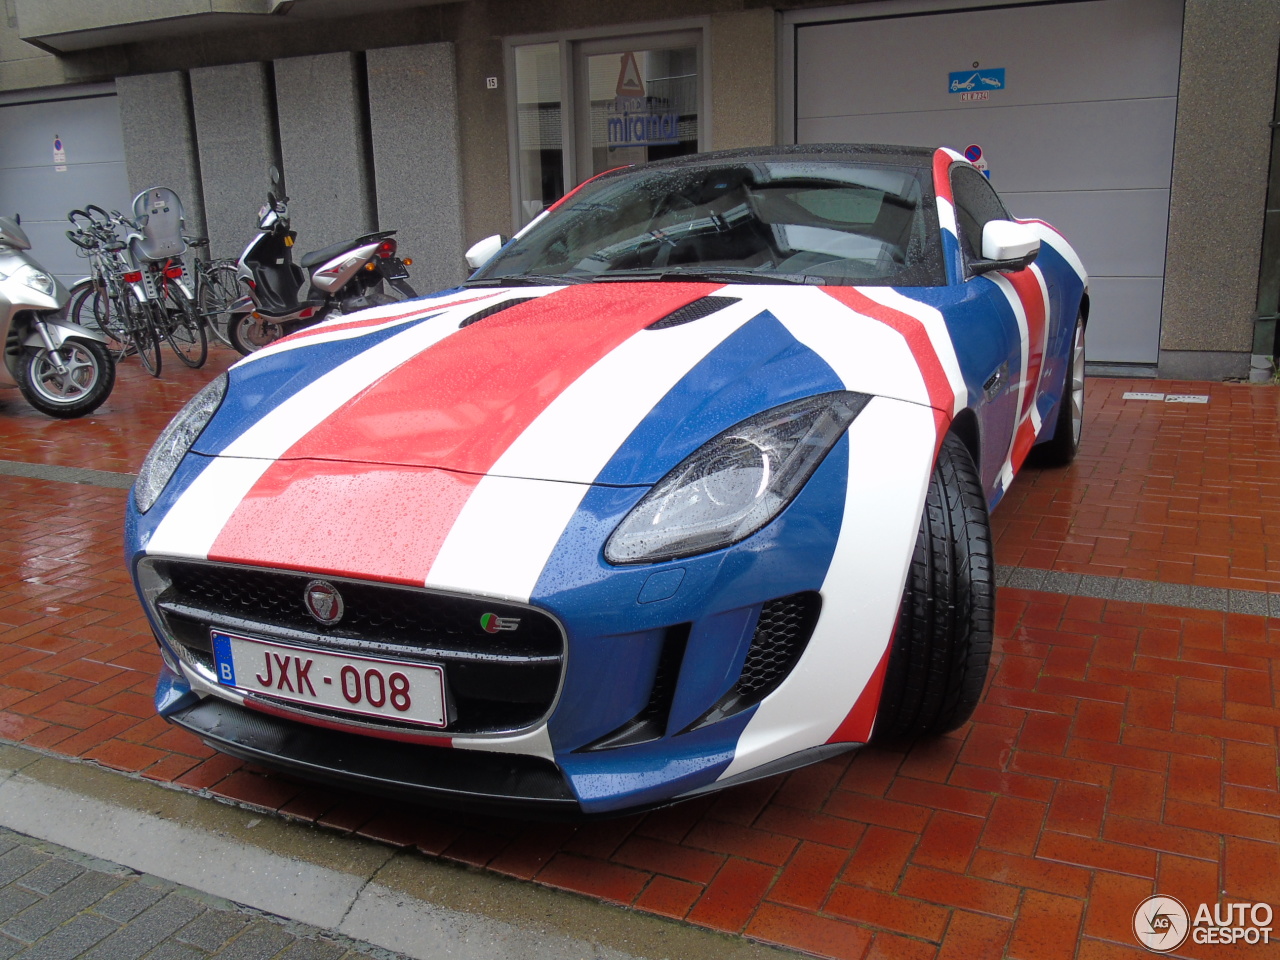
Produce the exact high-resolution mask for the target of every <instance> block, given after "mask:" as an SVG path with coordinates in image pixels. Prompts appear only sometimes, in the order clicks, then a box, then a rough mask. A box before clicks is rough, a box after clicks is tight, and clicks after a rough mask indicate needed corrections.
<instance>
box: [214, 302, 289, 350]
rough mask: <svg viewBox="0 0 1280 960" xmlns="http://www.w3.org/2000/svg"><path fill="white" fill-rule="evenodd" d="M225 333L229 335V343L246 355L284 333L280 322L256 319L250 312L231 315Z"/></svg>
mask: <svg viewBox="0 0 1280 960" xmlns="http://www.w3.org/2000/svg"><path fill="white" fill-rule="evenodd" d="M227 333H228V334H229V335H230V338H231V345H232V346H233V347H235V348H236V349H237V350H238V351H240V353H241V354H242V355H243V356H246V357H247V356H248V355H249V354H251V353H254V352H256V351H258V350H261V349H262V348H263V347H265V346H266V345H267V344H269V343H275V342H276V341H277V340H279V339H280V338H281V337H282V336H283V335H284V332H283V331H282V330H281V329H280V324H278V323H267V321H265V320H260V319H256V318H255V317H254V316H253V314H252V313H242V314H240V316H238V317H232V318H231V323H230V324H228V326H227Z"/></svg>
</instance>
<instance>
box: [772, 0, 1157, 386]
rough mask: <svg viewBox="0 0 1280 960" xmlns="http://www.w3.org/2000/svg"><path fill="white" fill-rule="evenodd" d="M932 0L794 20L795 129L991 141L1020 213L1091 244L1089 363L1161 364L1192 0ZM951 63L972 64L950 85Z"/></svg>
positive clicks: (996, 173)
mask: <svg viewBox="0 0 1280 960" xmlns="http://www.w3.org/2000/svg"><path fill="white" fill-rule="evenodd" d="M921 6H922V5H921V4H919V3H914V4H913V3H911V2H910V0H907V2H896V3H875V4H866V5H864V6H862V7H853V8H840V12H841V13H844V14H845V16H847V17H854V16H857V17H859V18H860V19H837V18H836V17H835V16H833V15H832V12H831V11H826V12H825V16H823V12H822V11H805V12H804V13H803V14H801V15H793V16H792V17H790V18H789V23H791V24H793V25H794V35H793V41H794V47H793V49H792V50H791V51H790V54H791V55H793V56H794V73H793V76H794V78H795V79H794V87H793V89H791V90H785V89H784V97H786V98H787V99H788V100H789V101H790V102H784V105H783V116H784V118H785V119H786V121H787V122H788V123H789V124H791V125H792V128H791V130H789V131H788V132H789V133H791V134H792V135H793V136H794V138H795V140H796V141H797V142H799V143H821V142H826V141H842V142H871V143H906V144H918V145H922V146H938V145H946V146H952V147H955V148H956V149H958V150H963V149H964V148H965V147H966V146H968V145H969V144H978V145H980V146H981V147H982V149H983V152H984V154H985V160H986V161H987V163H988V164H989V166H990V170H991V182H992V184H993V185H994V186H995V187H996V189H997V190H999V192H1000V194H1001V196H1002V197H1004V198H1005V200H1006V202H1007V203H1008V205H1009V208H1010V210H1011V212H1012V213H1013V214H1014V215H1015V216H1020V217H1040V218H1043V219H1045V220H1048V221H1049V222H1050V223H1052V224H1054V226H1056V227H1058V228H1059V229H1060V230H1062V231H1063V233H1065V234H1066V236H1067V237H1068V239H1070V240H1071V242H1072V243H1073V244H1074V245H1075V247H1076V248H1077V250H1078V251H1079V252H1080V254H1081V257H1082V259H1083V260H1084V263H1085V266H1086V267H1087V268H1088V270H1089V273H1090V275H1091V277H1092V278H1093V280H1092V284H1091V292H1092V298H1093V310H1092V317H1091V321H1090V331H1089V332H1090V342H1089V359H1090V360H1092V361H1102V362H1110V363H1143V364H1154V363H1155V362H1156V360H1157V358H1158V354H1159V343H1160V302H1161V295H1162V291H1163V283H1164V277H1163V274H1164V254H1165V238H1166V233H1167V229H1168V220H1169V181H1170V174H1171V170H1172V163H1173V130H1174V120H1175V117H1176V113H1177V92H1178V67H1179V56H1180V50H1181V39H1182V2H1181V0H1082V2H1073V3H1056V4H1038V5H1020V6H1000V7H992V8H989V9H980V10H973V9H969V10H963V11H957V12H954V13H948V12H933V13H929V12H921ZM906 13H912V15H904V14H906ZM820 17H822V19H823V20H825V22H806V20H807V21H818V20H819V18H820ZM995 71H1003V86H1002V87H996V81H997V80H998V79H999V77H1000V75H999V74H998V73H996V72H995ZM953 73H962V74H966V75H965V76H962V77H960V78H959V80H960V83H958V84H957V86H958V87H960V89H958V90H956V91H955V92H953V91H952V89H951V87H952V84H951V75H952V74H953ZM975 75H978V78H979V80H980V78H981V77H984V76H985V77H987V78H988V80H986V81H985V85H984V83H983V82H978V83H975V84H974V92H985V93H986V97H985V98H983V97H979V96H975V95H973V93H971V92H970V91H968V90H966V89H964V87H966V86H968V83H967V81H968V80H970V79H971V78H973V77H974V76H975ZM993 88H994V89H993ZM966 94H968V95H966ZM792 98H793V99H792Z"/></svg>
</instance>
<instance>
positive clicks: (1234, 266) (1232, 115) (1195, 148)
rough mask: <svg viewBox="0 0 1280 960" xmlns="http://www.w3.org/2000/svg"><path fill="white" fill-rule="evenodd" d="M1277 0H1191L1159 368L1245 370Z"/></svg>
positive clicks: (1278, 22) (1190, 372)
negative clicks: (1233, 0)
mask: <svg viewBox="0 0 1280 960" xmlns="http://www.w3.org/2000/svg"><path fill="white" fill-rule="evenodd" d="M1278 47H1280V0H1237V2H1233V3H1224V2H1222V0H1187V4H1186V14H1185V19H1184V21H1183V32H1182V71H1181V74H1180V76H1179V79H1178V121H1177V128H1176V130H1175V132H1174V151H1173V183H1172V189H1171V195H1170V202H1169V203H1170V206H1169V245H1168V251H1167V253H1166V255H1165V280H1164V310H1163V317H1162V320H1163V323H1162V326H1161V331H1160V375H1161V376H1162V377H1172V378H1178V379H1180V378H1184V377H1205V378H1212V379H1220V378H1222V377H1226V376H1236V377H1242V376H1247V375H1248V372H1249V354H1250V351H1251V349H1252V347H1253V325H1254V321H1253V314H1254V311H1255V309H1256V306H1257V296H1258V251H1259V249H1260V248H1261V245H1262V223H1263V210H1264V208H1265V206H1266V192H1267V166H1268V161H1269V157H1270V151H1271V131H1270V128H1269V126H1268V124H1269V123H1270V122H1271V119H1272V114H1273V111H1274V109H1275V83H1276V55H1277V48H1278Z"/></svg>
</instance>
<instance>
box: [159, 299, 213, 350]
mask: <svg viewBox="0 0 1280 960" xmlns="http://www.w3.org/2000/svg"><path fill="white" fill-rule="evenodd" d="M164 313H165V321H166V322H165V339H166V340H168V341H169V346H170V347H172V348H173V352H174V353H175V354H177V356H178V359H179V360H181V361H182V362H183V363H185V364H186V365H187V366H188V367H191V368H193V369H194V368H195V367H202V366H204V361H205V358H206V357H208V356H209V340H208V338H206V337H205V334H204V324H202V323H201V322H200V317H199V315H198V314H197V313H196V308H195V304H193V303H192V302H191V301H190V300H188V299H187V298H186V297H184V296H183V295H182V291H181V290H179V289H177V287H176V286H175V285H173V284H170V285H169V289H168V290H167V291H166V293H165V299H164Z"/></svg>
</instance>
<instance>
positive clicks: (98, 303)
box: [67, 204, 161, 377]
mask: <svg viewBox="0 0 1280 960" xmlns="http://www.w3.org/2000/svg"><path fill="white" fill-rule="evenodd" d="M95 214H96V216H95ZM67 219H68V220H69V221H70V222H71V224H72V226H73V227H74V228H75V229H74V230H68V231H67V239H69V240H70V241H71V242H72V243H73V244H75V246H76V247H77V248H78V250H77V255H79V256H82V257H87V258H88V259H89V260H90V276H89V277H88V278H87V279H86V280H83V281H81V282H80V283H77V284H75V285H74V286H73V287H72V288H71V299H70V301H69V303H68V316H69V317H70V319H72V320H73V321H74V322H76V323H79V324H81V325H82V326H86V327H89V328H97V329H98V330H100V331H101V332H102V333H103V335H104V336H106V337H107V338H108V348H109V349H110V350H111V352H112V354H113V355H114V357H115V358H116V359H122V358H124V357H126V356H129V355H131V354H134V353H136V354H137V355H138V358H139V359H140V360H141V361H142V364H143V366H144V367H146V369H147V371H148V372H149V373H150V374H151V375H152V376H155V377H158V376H159V375H160V363H161V362H160V353H159V337H158V335H157V333H156V325H155V322H154V316H153V315H152V309H151V306H150V304H149V303H148V302H147V298H146V293H145V290H144V289H143V288H142V280H143V274H142V271H140V270H137V269H136V268H135V267H134V265H133V264H131V263H130V262H129V260H128V257H127V255H126V253H125V251H126V249H127V248H126V245H125V243H124V242H123V241H122V240H121V239H120V237H119V236H118V234H117V232H116V231H117V227H119V226H123V225H126V221H124V219H123V218H121V217H120V216H119V214H118V213H117V214H116V215H115V216H112V214H109V213H107V211H105V210H103V209H102V208H101V207H99V206H96V205H94V204H89V205H88V207H87V208H86V210H72V211H71V212H70V213H69V214H67ZM81 220H83V221H84V222H83V223H82V222H80V221H81Z"/></svg>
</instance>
